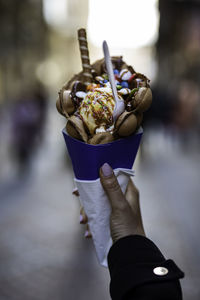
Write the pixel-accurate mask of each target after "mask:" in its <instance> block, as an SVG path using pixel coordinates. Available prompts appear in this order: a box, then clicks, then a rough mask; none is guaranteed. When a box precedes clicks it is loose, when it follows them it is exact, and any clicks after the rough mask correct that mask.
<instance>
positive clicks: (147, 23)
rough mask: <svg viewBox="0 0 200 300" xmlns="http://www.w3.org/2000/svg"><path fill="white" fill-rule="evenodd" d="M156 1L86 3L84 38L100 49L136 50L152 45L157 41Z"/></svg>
mask: <svg viewBox="0 0 200 300" xmlns="http://www.w3.org/2000/svg"><path fill="white" fill-rule="evenodd" d="M157 5H158V1H157V0H140V1H139V0H123V1H121V0H109V1H108V0H101V1H99V0H89V18H88V36H89V38H90V40H91V42H92V43H93V44H94V45H95V46H97V47H101V45H102V41H103V40H107V42H108V43H109V46H110V47H111V48H119V47H120V48H138V47H143V46H149V45H152V44H153V43H155V41H156V40H157V37H158V25H159V12H158V7H157Z"/></svg>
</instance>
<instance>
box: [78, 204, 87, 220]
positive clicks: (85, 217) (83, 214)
mask: <svg viewBox="0 0 200 300" xmlns="http://www.w3.org/2000/svg"><path fill="white" fill-rule="evenodd" d="M87 222H88V217H87V215H86V213H85V211H84V208H83V207H82V206H81V209H80V224H86V223H87Z"/></svg>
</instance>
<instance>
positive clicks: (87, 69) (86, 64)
mask: <svg viewBox="0 0 200 300" xmlns="http://www.w3.org/2000/svg"><path fill="white" fill-rule="evenodd" d="M78 40H79V48H80V53H81V62H82V67H83V77H84V81H85V84H89V83H91V82H92V74H91V65H90V59H89V51H88V43H87V36H86V30H85V29H84V28H81V29H79V30H78Z"/></svg>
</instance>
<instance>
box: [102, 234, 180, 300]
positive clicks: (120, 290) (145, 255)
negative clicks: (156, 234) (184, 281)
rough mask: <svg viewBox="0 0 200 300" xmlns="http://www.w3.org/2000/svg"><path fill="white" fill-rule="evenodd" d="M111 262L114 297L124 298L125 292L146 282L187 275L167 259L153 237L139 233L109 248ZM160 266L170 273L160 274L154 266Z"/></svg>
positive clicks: (174, 278) (109, 261)
mask: <svg viewBox="0 0 200 300" xmlns="http://www.w3.org/2000/svg"><path fill="white" fill-rule="evenodd" d="M108 266H109V271H110V276H111V283H110V293H111V297H112V298H113V299H122V298H123V295H124V294H126V293H128V292H129V291H130V290H133V289H135V288H137V287H138V286H140V285H143V284H147V283H154V282H164V281H171V280H177V279H179V278H182V277H184V274H183V272H182V271H181V270H180V269H179V268H178V267H177V266H176V264H175V263H174V262H173V261H172V260H166V259H165V258H164V256H163V255H162V253H161V252H160V250H159V249H158V248H157V247H156V245H155V244H154V243H153V242H152V241H151V240H149V239H147V238H146V237H143V236H139V235H133V236H127V237H124V238H122V239H120V240H118V241H117V242H116V243H115V244H114V245H113V246H112V247H111V249H110V251H109V254H108ZM158 267H162V268H165V269H164V270H165V271H166V270H167V274H164V275H157V274H156V272H155V268H158Z"/></svg>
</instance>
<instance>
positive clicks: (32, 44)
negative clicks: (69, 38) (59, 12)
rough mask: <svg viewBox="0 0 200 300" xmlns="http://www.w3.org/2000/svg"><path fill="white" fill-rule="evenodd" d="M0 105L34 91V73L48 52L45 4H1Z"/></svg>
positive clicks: (10, 0) (1, 0) (12, 1)
mask: <svg viewBox="0 0 200 300" xmlns="http://www.w3.org/2000/svg"><path fill="white" fill-rule="evenodd" d="M0 36H1V47H0V77H1V80H0V103H2V102H7V101H9V100H10V101H12V100H13V99H16V96H19V94H20V93H21V92H22V91H23V90H24V89H28V88H33V85H34V82H35V69H36V67H37V65H38V64H39V63H40V62H41V61H42V60H43V59H44V57H45V55H46V54H47V51H48V39H47V38H48V27H47V26H46V23H45V22H44V18H43V5H42V0H37V1H30V0H24V1H16V0H6V1H5V0H0Z"/></svg>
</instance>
